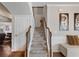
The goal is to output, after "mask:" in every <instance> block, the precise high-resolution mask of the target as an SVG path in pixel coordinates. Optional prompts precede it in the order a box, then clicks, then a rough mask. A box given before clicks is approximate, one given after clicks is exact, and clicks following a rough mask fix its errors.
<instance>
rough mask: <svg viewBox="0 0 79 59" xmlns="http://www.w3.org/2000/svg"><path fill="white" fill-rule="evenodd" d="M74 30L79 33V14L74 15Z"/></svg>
mask: <svg viewBox="0 0 79 59" xmlns="http://www.w3.org/2000/svg"><path fill="white" fill-rule="evenodd" d="M74 30H76V31H79V13H74Z"/></svg>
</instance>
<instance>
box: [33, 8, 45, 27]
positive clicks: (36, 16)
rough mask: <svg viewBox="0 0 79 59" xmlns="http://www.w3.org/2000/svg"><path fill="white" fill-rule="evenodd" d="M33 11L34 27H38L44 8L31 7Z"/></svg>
mask: <svg viewBox="0 0 79 59" xmlns="http://www.w3.org/2000/svg"><path fill="white" fill-rule="evenodd" d="M32 9H33V16H34V19H35V27H36V28H37V27H40V20H41V17H43V9H44V7H32Z"/></svg>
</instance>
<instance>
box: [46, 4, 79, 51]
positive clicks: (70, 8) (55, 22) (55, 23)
mask: <svg viewBox="0 0 79 59" xmlns="http://www.w3.org/2000/svg"><path fill="white" fill-rule="evenodd" d="M59 13H69V31H59ZM74 13H79V6H78V4H77V5H73V4H70V5H67V4H65V5H64V4H62V5H61V4H60V5H57V4H54V5H53V4H49V5H47V24H48V27H49V28H50V30H51V32H52V49H53V51H55V52H57V51H59V50H58V47H59V44H61V43H66V42H67V41H66V35H68V34H69V35H75V34H77V35H79V31H74Z"/></svg>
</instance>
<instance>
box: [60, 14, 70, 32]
mask: <svg viewBox="0 0 79 59" xmlns="http://www.w3.org/2000/svg"><path fill="white" fill-rule="evenodd" d="M59 30H60V31H68V30H69V14H68V13H60V14H59Z"/></svg>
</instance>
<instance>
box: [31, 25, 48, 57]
mask: <svg viewBox="0 0 79 59" xmlns="http://www.w3.org/2000/svg"><path fill="white" fill-rule="evenodd" d="M47 56H48V55H47V44H46V40H45V38H44V32H43V30H42V29H41V28H40V27H38V28H35V31H34V37H33V41H32V46H31V51H30V57H47Z"/></svg>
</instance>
